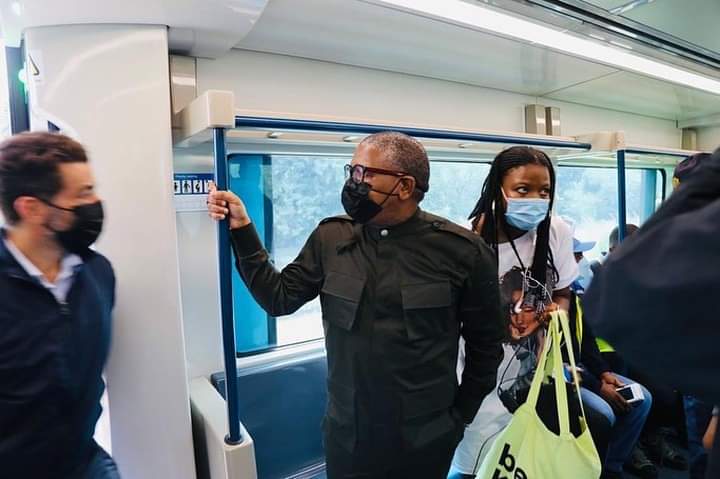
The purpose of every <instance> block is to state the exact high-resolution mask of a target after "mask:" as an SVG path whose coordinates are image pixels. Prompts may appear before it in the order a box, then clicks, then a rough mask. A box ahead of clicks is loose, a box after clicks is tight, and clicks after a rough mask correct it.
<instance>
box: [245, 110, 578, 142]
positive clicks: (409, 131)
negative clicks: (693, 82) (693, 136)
mask: <svg viewBox="0 0 720 479" xmlns="http://www.w3.org/2000/svg"><path fill="white" fill-rule="evenodd" d="M235 128H267V129H276V130H303V131H327V132H337V133H360V134H373V133H378V132H381V131H397V132H400V133H405V134H406V135H410V136H414V137H419V138H428V139H440V140H458V141H478V142H485V143H504V144H510V145H530V146H544V147H550V148H573V149H578V150H589V149H590V148H592V145H591V144H590V143H579V142H576V141H568V140H554V139H550V138H532V137H530V138H527V137H520V136H513V135H496V134H487V133H472V132H467V131H451V130H435V129H429V128H410V127H404V126H391V125H369V124H362V123H338V122H331V121H317V120H289V119H283V118H259V117H251V116H236V117H235Z"/></svg>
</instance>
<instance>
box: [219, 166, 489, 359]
mask: <svg viewBox="0 0 720 479" xmlns="http://www.w3.org/2000/svg"><path fill="white" fill-rule="evenodd" d="M349 161H350V158H349V157H322V156H281V155H273V156H265V155H231V156H230V158H229V167H230V187H231V189H233V191H235V192H237V193H239V194H240V195H242V197H243V199H244V200H245V203H246V206H247V207H248V210H249V212H250V215H251V217H252V218H253V221H254V223H255V225H256V228H257V229H258V232H259V234H260V236H261V237H262V238H263V239H264V241H265V244H266V246H267V248H268V250H269V251H270V255H271V257H272V260H273V262H274V263H275V266H276V267H277V268H280V269H281V268H283V267H285V266H286V265H287V264H289V263H290V262H292V261H293V260H294V259H295V257H296V256H297V254H298V252H299V251H300V249H301V248H302V247H303V245H304V244H305V241H306V240H307V238H308V236H309V235H310V233H311V232H312V231H313V229H314V228H315V227H316V226H317V224H318V222H319V221H320V220H321V219H323V218H325V217H327V216H333V215H337V214H342V213H343V209H342V205H341V204H340V191H341V189H342V185H343V179H344V171H343V165H344V164H345V163H348V162H349ZM489 169H490V166H489V165H488V164H485V163H460V162H441V161H433V163H432V170H431V171H432V176H431V182H430V183H431V188H430V191H429V192H428V194H427V196H426V197H425V200H424V201H423V204H422V207H423V209H426V210H427V211H429V212H432V213H435V214H438V215H441V216H444V217H446V218H449V219H451V220H453V221H455V222H457V223H460V224H467V215H468V214H469V213H470V211H471V210H472V208H473V206H474V205H475V201H477V197H478V195H479V194H480V189H481V187H482V182H483V180H484V179H485V177H486V176H487V173H488V171H489ZM458 191H462V192H467V194H463V195H458ZM233 291H234V312H235V324H236V328H235V330H236V345H237V351H238V353H239V354H241V355H247V354H256V353H258V352H262V351H265V350H268V349H270V348H274V347H277V346H285V345H289V344H295V343H299V342H304V341H309V340H315V339H320V338H322V337H323V328H322V319H321V313H320V302H319V300H318V299H315V300H313V301H311V302H310V303H308V304H306V305H305V306H303V307H302V308H300V309H299V310H298V311H296V312H295V313H294V314H291V315H288V316H283V317H279V318H272V317H269V316H268V315H267V314H265V312H264V311H262V310H261V309H260V307H259V306H258V305H257V304H256V303H255V301H254V300H253V299H252V297H251V296H250V295H249V293H248V291H247V288H245V286H244V285H243V283H242V280H241V279H240V277H239V276H237V274H235V276H234V281H233Z"/></svg>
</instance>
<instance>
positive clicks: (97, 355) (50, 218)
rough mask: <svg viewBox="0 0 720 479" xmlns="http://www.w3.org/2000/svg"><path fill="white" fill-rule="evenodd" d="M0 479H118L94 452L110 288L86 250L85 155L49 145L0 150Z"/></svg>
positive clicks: (109, 276)
mask: <svg viewBox="0 0 720 479" xmlns="http://www.w3.org/2000/svg"><path fill="white" fill-rule="evenodd" d="M0 207H1V208H2V213H3V216H4V218H5V220H6V222H7V226H6V227H5V228H3V229H2V230H1V232H0V236H1V238H0V331H2V333H0V477H3V478H8V479H45V478H47V479H96V478H97V479H117V478H118V477H119V475H118V472H117V468H116V467H115V464H114V462H113V460H112V459H111V458H110V456H109V455H108V454H107V453H106V452H105V451H104V450H103V449H102V448H101V447H100V446H98V445H97V444H96V443H95V441H94V440H93V432H94V429H95V423H96V422H97V420H98V418H99V417H100V412H101V409H102V408H101V406H100V398H101V396H102V394H103V391H104V388H105V384H104V382H103V379H102V372H103V367H104V366H105V360H106V359H107V355H108V349H109V345H110V320H111V311H112V308H113V304H114V302H115V277H114V275H113V270H112V267H111V266H110V263H109V262H108V260H107V259H105V258H104V257H103V256H102V255H100V254H99V253H96V252H94V251H92V250H90V249H88V247H89V246H90V245H91V244H92V243H93V242H94V241H95V240H96V239H97V237H98V235H99V234H100V232H101V230H102V224H103V210H102V204H101V202H100V199H99V198H98V196H97V194H96V193H95V190H94V180H93V176H92V172H91V170H90V166H89V165H88V161H87V156H86V154H85V151H84V149H83V147H82V146H81V145H80V144H79V143H77V142H76V141H74V140H72V139H70V138H68V137H67V136H64V135H61V134H57V133H22V134H19V135H16V136H13V137H11V138H9V139H8V140H6V141H4V142H3V143H2V144H0Z"/></svg>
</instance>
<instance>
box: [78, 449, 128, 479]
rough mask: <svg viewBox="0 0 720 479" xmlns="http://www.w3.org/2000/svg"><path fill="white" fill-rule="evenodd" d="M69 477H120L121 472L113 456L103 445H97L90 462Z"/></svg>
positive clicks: (90, 478)
mask: <svg viewBox="0 0 720 479" xmlns="http://www.w3.org/2000/svg"><path fill="white" fill-rule="evenodd" d="M69 479H120V473H119V472H118V469H117V465H116V464H115V461H114V460H113V458H112V457H110V455H109V454H108V453H107V452H105V450H104V449H103V448H102V447H100V446H98V445H95V452H94V454H93V455H92V457H91V458H90V461H89V462H88V464H86V465H85V466H83V467H82V468H81V469H80V470H79V471H77V472H76V473H75V474H72V475H71V476H70V478H69Z"/></svg>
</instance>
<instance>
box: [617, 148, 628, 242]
mask: <svg viewBox="0 0 720 479" xmlns="http://www.w3.org/2000/svg"><path fill="white" fill-rule="evenodd" d="M616 155H617V187H618V244H620V243H621V242H622V241H623V240H624V239H625V223H626V222H627V211H626V207H625V205H626V202H625V150H618V151H617V153H616Z"/></svg>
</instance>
